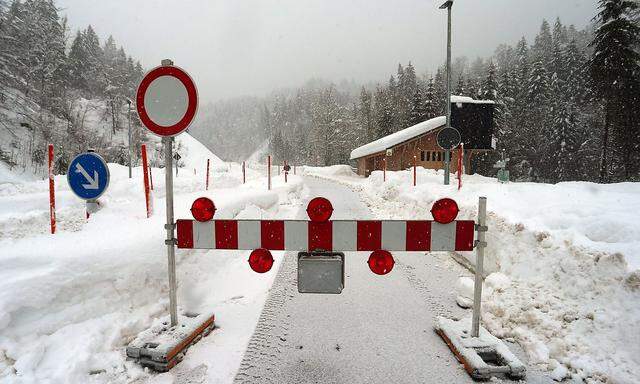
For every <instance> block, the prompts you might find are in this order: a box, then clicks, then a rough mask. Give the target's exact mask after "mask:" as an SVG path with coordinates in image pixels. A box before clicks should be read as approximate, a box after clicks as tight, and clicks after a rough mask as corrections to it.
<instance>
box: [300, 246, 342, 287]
mask: <svg viewBox="0 0 640 384" xmlns="http://www.w3.org/2000/svg"><path fill="white" fill-rule="evenodd" d="M343 288H344V253H342V252H317V251H316V252H300V253H298V292H300V293H328V294H339V293H342V289H343Z"/></svg>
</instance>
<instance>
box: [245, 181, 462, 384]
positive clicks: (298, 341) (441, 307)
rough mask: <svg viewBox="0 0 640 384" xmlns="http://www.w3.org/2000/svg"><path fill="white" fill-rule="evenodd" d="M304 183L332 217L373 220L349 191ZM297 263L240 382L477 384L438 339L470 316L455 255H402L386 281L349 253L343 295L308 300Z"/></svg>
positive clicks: (261, 327)
mask: <svg viewBox="0 0 640 384" xmlns="http://www.w3.org/2000/svg"><path fill="white" fill-rule="evenodd" d="M304 182H305V184H306V185H307V186H308V188H309V191H310V195H309V196H310V197H313V196H323V197H326V198H328V199H329V200H330V201H331V202H332V204H333V206H334V214H333V217H332V218H333V219H347V218H348V219H369V218H371V213H370V212H369V210H368V208H367V207H366V206H365V205H364V204H363V203H362V201H361V200H360V197H359V196H358V195H357V194H356V193H355V192H353V191H352V190H351V189H349V188H348V187H345V186H343V185H340V184H337V183H333V182H330V181H327V180H319V179H315V178H312V177H307V178H305V180H304ZM305 215H306V213H305V212H304V211H302V212H301V217H300V218H305V217H304V216H305ZM295 256H296V254H295V253H294V252H289V253H287V254H286V256H285V260H284V262H283V263H282V266H281V268H280V270H279V272H278V275H277V277H276V280H275V282H274V285H273V287H272V289H271V292H270V295H269V298H268V299H267V302H266V304H265V307H264V309H263V312H262V315H261V317H260V320H259V323H258V325H257V328H256V331H255V333H254V335H253V337H252V338H251V341H250V343H249V346H248V348H247V351H246V353H245V356H244V359H243V362H242V364H241V366H240V370H239V371H238V374H237V376H236V380H235V381H236V382H237V383H267V382H273V383H317V382H322V383H468V382H472V380H471V379H470V378H469V377H468V375H467V374H466V372H464V370H463V369H462V366H461V365H460V364H459V363H458V362H457V361H456V359H455V357H454V356H453V355H452V354H451V352H450V351H449V349H448V348H447V347H446V345H445V344H444V343H443V342H442V340H440V338H439V337H438V336H437V334H436V333H435V332H434V331H433V325H434V318H435V317H436V316H438V315H446V316H454V317H460V316H463V315H464V314H465V311H464V310H463V309H461V308H458V307H457V306H456V305H455V304H454V303H455V297H454V292H453V291H454V289H453V284H454V282H455V281H456V279H457V277H458V275H459V273H460V272H461V271H460V270H459V269H460V267H459V266H458V265H457V264H455V263H453V262H451V261H450V259H449V258H448V257H447V256H446V255H444V254H440V255H438V254H409V253H397V254H394V257H395V258H396V266H395V267H394V270H393V271H392V272H391V273H390V274H388V275H386V276H377V275H375V274H373V273H372V272H371V271H370V270H369V268H368V266H367V264H366V259H367V257H368V255H367V254H365V253H355V252H348V253H346V254H345V256H346V266H345V271H346V281H345V289H344V290H343V292H342V294H340V295H313V294H299V293H298V292H297V288H296V257H295Z"/></svg>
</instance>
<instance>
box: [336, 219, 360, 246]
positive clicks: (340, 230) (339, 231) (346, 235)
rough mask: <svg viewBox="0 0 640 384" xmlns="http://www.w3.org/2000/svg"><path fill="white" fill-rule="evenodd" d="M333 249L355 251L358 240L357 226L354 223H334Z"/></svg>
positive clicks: (338, 221)
mask: <svg viewBox="0 0 640 384" xmlns="http://www.w3.org/2000/svg"><path fill="white" fill-rule="evenodd" d="M332 227H333V233H332V237H333V239H332V240H333V249H344V250H350V249H356V247H357V240H358V237H357V236H358V225H357V222H356V221H340V220H337V221H334V222H333V224H332Z"/></svg>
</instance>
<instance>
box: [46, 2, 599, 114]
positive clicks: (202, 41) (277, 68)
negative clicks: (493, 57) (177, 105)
mask: <svg viewBox="0 0 640 384" xmlns="http://www.w3.org/2000/svg"><path fill="white" fill-rule="evenodd" d="M443 2H444V0H435V1H434V0H385V1H383V0H253V1H248V0H225V1H220V0H174V1H169V0H58V1H57V4H58V6H59V7H60V8H62V10H61V13H62V14H66V15H67V16H68V17H69V23H70V27H71V29H72V32H73V33H75V30H76V29H78V28H84V27H86V26H87V25H88V24H91V25H92V26H93V27H94V29H95V30H96V32H97V33H98V35H99V36H100V38H101V39H102V40H104V38H106V37H107V36H108V35H109V34H112V35H113V36H114V38H115V39H116V42H117V43H118V44H119V45H120V44H122V45H124V47H125V50H126V51H127V53H129V54H130V55H132V56H133V57H134V58H137V59H139V60H140V61H141V63H142V64H143V66H144V67H145V68H147V69H148V68H152V67H154V66H156V65H158V64H160V60H161V59H163V58H167V57H168V58H172V59H174V61H175V64H176V65H179V66H181V67H183V68H184V69H186V70H187V71H188V72H189V73H190V74H191V75H192V76H193V77H194V80H195V81H196V84H197V86H198V92H199V94H200V97H201V102H208V101H214V100H218V99H221V98H228V97H233V96H240V95H260V94H264V93H267V92H269V91H271V90H273V89H277V88H283V87H290V86H299V85H302V84H303V83H304V82H305V81H306V80H308V79H310V78H313V77H320V78H324V79H328V80H334V81H340V80H342V79H347V80H355V81H357V82H368V81H381V82H385V81H386V80H387V79H388V77H389V75H391V74H392V73H394V72H395V70H396V67H397V65H398V63H399V62H401V63H403V65H404V64H406V63H407V62H409V61H411V62H412V63H413V64H414V66H415V67H416V70H417V71H418V72H419V73H424V72H425V71H427V70H429V71H432V70H433V69H434V68H436V66H437V65H438V64H439V63H441V62H443V61H444V60H445V57H446V45H445V44H446V40H445V39H446V11H445V10H440V9H438V6H439V5H440V4H441V3H443ZM595 12H596V5H595V0H591V1H590V0H455V3H454V7H453V56H454V57H455V56H460V55H466V56H468V57H469V58H470V59H473V58H475V57H476V56H488V55H490V54H491V53H493V51H494V49H495V47H496V46H497V45H498V44H500V43H505V42H507V43H514V42H515V41H517V39H519V37H521V36H523V35H524V36H525V37H527V40H529V41H530V42H531V41H532V39H533V37H534V36H535V34H536V33H537V31H538V29H539V27H540V23H541V21H542V19H543V18H547V19H548V20H549V22H551V23H553V21H554V20H555V18H556V17H557V16H559V17H560V18H561V19H562V21H563V23H564V24H567V25H569V24H575V25H576V27H578V28H582V27H584V26H585V25H586V24H587V23H588V22H589V21H590V19H591V18H592V17H593V16H594V15H595ZM72 36H73V34H72Z"/></svg>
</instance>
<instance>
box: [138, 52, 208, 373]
mask: <svg viewBox="0 0 640 384" xmlns="http://www.w3.org/2000/svg"><path fill="white" fill-rule="evenodd" d="M136 104H137V105H136V108H137V110H138V114H139V115H140V120H141V121H142V123H143V124H144V125H145V127H147V128H148V129H149V130H150V131H151V132H153V133H155V134H156V135H158V136H161V137H162V143H163V145H164V165H165V183H166V206H167V223H166V224H165V229H166V231H167V238H166V240H165V244H166V245H167V258H168V270H169V313H170V318H171V327H170V328H168V329H167V328H164V329H160V330H156V329H149V330H147V331H145V332H143V333H141V334H140V335H138V337H137V338H136V339H135V340H134V341H133V342H131V344H129V346H128V347H127V356H129V357H131V358H134V359H136V360H137V361H138V362H140V363H141V364H142V365H144V366H148V367H151V368H154V369H156V370H159V371H166V370H169V369H171V367H173V366H174V365H175V364H177V363H178V362H179V361H180V360H181V359H182V357H183V356H184V352H185V351H186V349H187V348H188V347H189V346H190V345H191V344H193V343H195V342H196V341H197V340H199V339H200V336H202V335H206V334H208V333H209V332H210V331H211V330H212V329H213V327H214V321H213V320H214V318H213V315H212V314H211V315H195V314H193V315H185V316H181V317H180V319H179V318H178V308H177V307H178V306H177V298H176V290H177V287H176V257H175V245H176V238H175V236H174V230H175V222H174V217H173V172H172V163H173V148H172V147H173V137H174V136H176V135H178V134H180V133H182V132H184V131H185V130H186V129H187V128H188V127H189V124H191V122H192V121H193V118H194V117H195V115H196V111H197V109H198V91H197V89H196V86H195V83H194V82H193V80H192V79H191V77H190V76H189V75H188V74H187V73H186V72H185V71H184V70H182V69H180V68H178V67H176V66H174V65H173V62H172V61H171V60H168V59H167V60H162V65H161V66H159V67H156V68H154V69H152V70H151V71H149V72H148V73H147V74H146V75H145V76H144V78H143V79H142V81H141V82H140V85H139V86H138V90H137V95H136ZM179 320H180V323H181V324H180V327H177V325H178V321H179ZM150 345H151V346H153V347H150Z"/></svg>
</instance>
